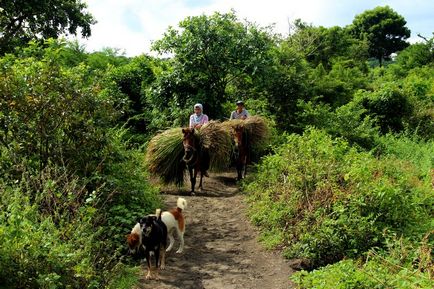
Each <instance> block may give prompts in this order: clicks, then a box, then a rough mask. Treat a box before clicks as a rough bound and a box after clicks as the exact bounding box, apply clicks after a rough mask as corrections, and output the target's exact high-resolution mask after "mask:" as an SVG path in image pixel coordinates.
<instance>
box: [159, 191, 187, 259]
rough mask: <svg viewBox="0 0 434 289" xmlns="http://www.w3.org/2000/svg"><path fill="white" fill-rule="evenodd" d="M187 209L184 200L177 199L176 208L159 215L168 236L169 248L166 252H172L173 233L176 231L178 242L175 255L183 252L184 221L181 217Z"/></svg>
mask: <svg viewBox="0 0 434 289" xmlns="http://www.w3.org/2000/svg"><path fill="white" fill-rule="evenodd" d="M186 208H187V201H186V200H185V199H184V198H178V201H177V202H176V208H173V209H171V210H169V211H165V212H163V213H162V215H161V220H162V221H163V223H164V224H165V225H166V227H167V235H168V236H169V240H170V243H169V247H167V249H166V252H169V251H170V250H172V247H173V244H174V243H175V238H174V237H173V234H174V231H176V233H177V235H178V238H179V240H180V244H179V248H178V250H177V251H176V253H182V251H183V250H184V232H185V220H184V216H183V215H182V211H183V210H185V209H186Z"/></svg>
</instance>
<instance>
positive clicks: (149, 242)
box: [127, 209, 167, 279]
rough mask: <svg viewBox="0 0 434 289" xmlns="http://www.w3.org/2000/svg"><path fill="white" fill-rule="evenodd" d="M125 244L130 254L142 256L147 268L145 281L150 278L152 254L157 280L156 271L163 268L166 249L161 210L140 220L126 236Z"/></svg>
mask: <svg viewBox="0 0 434 289" xmlns="http://www.w3.org/2000/svg"><path fill="white" fill-rule="evenodd" d="M127 242H128V247H129V250H130V253H132V254H138V255H139V256H142V255H144V258H145V259H146V263H147V267H148V273H147V275H146V279H150V278H152V274H151V252H153V253H154V256H155V265H156V268H157V276H156V278H157V279H158V270H159V269H164V268H165V255H166V247H167V227H166V225H165V224H164V223H163V221H162V220H161V210H159V209H158V210H157V212H156V214H155V215H148V216H146V217H143V218H141V219H140V220H139V222H138V223H137V224H136V225H135V226H134V228H133V229H132V231H131V233H130V234H129V235H128V236H127Z"/></svg>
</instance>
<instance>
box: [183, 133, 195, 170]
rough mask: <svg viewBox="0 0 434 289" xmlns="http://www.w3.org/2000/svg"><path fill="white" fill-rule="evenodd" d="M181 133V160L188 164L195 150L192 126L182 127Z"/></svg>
mask: <svg viewBox="0 0 434 289" xmlns="http://www.w3.org/2000/svg"><path fill="white" fill-rule="evenodd" d="M182 134H183V135H184V137H183V139H182V144H183V146H184V157H183V160H184V161H185V162H186V163H187V164H188V163H190V162H191V161H192V160H193V157H194V155H195V153H196V150H197V149H196V142H195V136H194V128H184V129H182Z"/></svg>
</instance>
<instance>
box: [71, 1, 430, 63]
mask: <svg viewBox="0 0 434 289" xmlns="http://www.w3.org/2000/svg"><path fill="white" fill-rule="evenodd" d="M82 1H83V2H85V3H87V5H88V11H89V12H90V13H91V14H92V15H93V16H94V17H95V19H96V21H97V23H96V24H95V25H93V26H92V36H91V37H89V38H88V39H78V40H79V41H80V43H82V44H83V45H85V47H86V50H87V51H89V52H92V51H99V50H101V49H103V48H107V47H109V48H115V49H119V51H120V53H123V54H125V55H127V56H137V55H140V54H143V53H145V54H153V53H151V49H150V47H151V44H152V42H153V41H155V40H158V39H161V38H162V37H163V34H164V32H165V31H166V30H167V28H168V27H169V26H173V27H177V25H178V23H179V22H180V21H182V20H183V19H185V18H186V17H188V16H197V15H202V14H205V15H211V14H213V13H214V12H216V11H218V12H221V13H227V12H229V11H230V10H231V9H234V10H235V12H236V15H237V16H238V18H239V19H241V20H248V21H249V22H254V23H256V24H258V25H260V26H268V25H271V24H272V25H274V32H276V33H280V34H282V35H287V34H288V31H289V23H292V22H293V21H294V20H295V19H298V18H300V19H301V20H303V21H304V22H307V23H310V24H313V25H314V26H324V27H332V26H346V25H348V24H351V22H352V21H353V19H354V16H356V15H357V14H360V13H362V12H363V11H365V10H369V9H373V8H375V7H377V6H385V5H389V6H390V7H391V8H392V9H393V10H395V11H396V12H397V13H398V14H400V15H402V16H403V17H404V18H405V19H406V21H407V27H408V28H409V29H410V30H411V37H410V39H409V41H410V42H412V43H414V42H418V41H420V40H421V39H420V38H419V37H418V36H417V34H418V33H420V34H421V35H423V36H425V37H427V38H431V37H432V35H433V34H432V33H433V32H434V1H433V0H389V1H386V0H385V1H374V0H266V1H256V0H250V1H249V0H232V1H231V0H82Z"/></svg>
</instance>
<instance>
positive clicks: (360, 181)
mask: <svg viewBox="0 0 434 289" xmlns="http://www.w3.org/2000/svg"><path fill="white" fill-rule="evenodd" d="M245 190H246V191H247V192H249V202H250V215H251V218H252V220H253V222H254V223H255V224H257V225H259V226H260V227H261V229H262V231H263V232H265V233H264V238H265V239H267V237H266V236H271V235H273V236H274V237H273V240H272V241H270V242H271V243H272V244H276V245H278V246H280V247H282V248H284V251H285V254H286V256H287V257H289V258H293V257H298V258H306V259H308V260H310V262H311V266H312V267H318V266H320V265H325V264H328V263H333V262H336V261H338V260H340V259H342V258H344V257H357V256H360V255H361V254H363V253H364V252H366V251H368V250H369V249H370V248H372V247H375V246H379V247H382V246H384V235H383V231H384V230H386V229H387V230H389V231H390V232H394V233H397V234H404V235H408V236H418V235H419V234H420V233H423V232H426V230H427V228H428V226H429V224H427V220H429V217H428V216H429V214H430V213H432V209H430V208H432V206H431V205H432V199H433V198H432V197H433V193H432V190H431V188H430V186H429V184H427V183H424V182H423V181H422V180H421V179H420V177H419V175H418V173H417V169H415V167H414V166H413V165H412V164H411V163H408V162H405V161H401V160H399V159H396V158H394V157H387V158H384V159H380V160H378V159H376V158H375V157H373V156H372V155H371V154H369V153H366V152H358V151H357V150H356V149H354V148H351V147H350V146H349V145H348V143H347V142H345V141H343V140H341V139H332V138H331V137H330V136H329V135H327V134H326V133H325V132H323V131H318V130H312V129H311V130H308V131H307V132H305V134H304V135H303V136H297V135H291V136H289V137H288V139H287V143H286V144H284V145H282V146H281V147H280V148H278V149H277V150H276V153H275V155H271V156H268V157H266V158H265V159H264V160H263V162H262V163H261V164H260V165H259V167H258V173H257V174H256V175H255V176H254V180H251V182H250V183H249V184H248V185H247V186H246V188H245ZM430 200H431V201H430ZM272 232H279V234H274V233H273V234H271V233H272ZM275 236H280V240H276V238H275Z"/></svg>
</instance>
